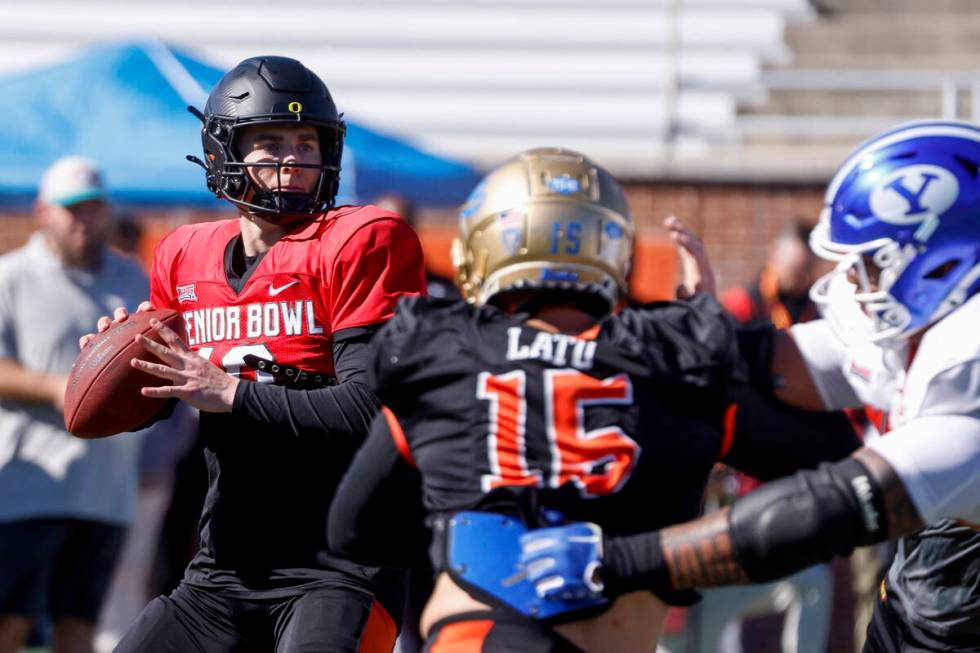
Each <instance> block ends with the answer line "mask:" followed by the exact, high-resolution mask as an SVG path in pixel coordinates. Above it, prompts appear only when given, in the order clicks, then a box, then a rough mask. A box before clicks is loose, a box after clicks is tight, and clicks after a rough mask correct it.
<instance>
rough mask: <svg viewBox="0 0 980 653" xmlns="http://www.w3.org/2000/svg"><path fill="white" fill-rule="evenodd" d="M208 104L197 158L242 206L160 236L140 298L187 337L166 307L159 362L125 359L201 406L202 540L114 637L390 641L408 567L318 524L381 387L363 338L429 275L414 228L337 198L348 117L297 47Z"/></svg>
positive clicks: (320, 647) (210, 641)
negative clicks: (387, 564)
mask: <svg viewBox="0 0 980 653" xmlns="http://www.w3.org/2000/svg"><path fill="white" fill-rule="evenodd" d="M195 113H196V112H195ZM198 115H199V117H200V118H201V119H202V120H203V123H204V124H203V128H202V140H203V143H204V154H205V158H204V160H203V161H201V160H196V159H195V160H196V162H197V163H200V164H201V165H202V166H203V167H204V168H205V170H206V173H207V182H208V186H209V188H210V189H211V190H212V191H214V192H215V193H216V194H217V195H218V196H219V197H222V198H224V199H226V200H228V201H230V202H232V203H233V204H235V205H236V206H237V207H238V209H239V217H238V219H237V220H225V221H219V222H210V223H204V224H195V225H187V226H184V227H181V228H179V229H177V230H176V231H175V232H174V233H173V234H171V235H170V236H168V237H167V238H165V239H164V240H163V242H161V244H160V245H159V247H158V248H157V252H156V257H155V261H154V266H153V275H152V280H151V301H150V303H149V304H150V305H152V306H153V307H155V308H172V309H174V310H176V311H178V312H179V313H180V314H181V316H182V319H183V324H182V326H183V330H184V339H181V338H180V337H179V336H178V335H177V334H176V333H174V332H173V331H170V330H169V329H166V328H165V327H163V326H162V325H158V327H157V328H158V330H159V331H160V333H161V335H162V337H163V339H164V342H165V344H163V345H161V344H156V343H153V342H151V341H149V340H145V339H144V340H143V342H144V345H145V346H146V347H147V349H148V350H150V351H152V352H153V353H154V354H155V355H156V356H157V357H159V358H160V359H161V361H162V364H160V363H150V362H147V361H139V360H137V361H134V363H133V364H134V365H135V366H136V367H139V368H141V369H144V370H146V371H149V372H151V373H153V374H156V375H157V376H160V377H162V378H165V379H168V380H169V381H171V383H172V384H171V385H169V386H164V387H163V388H144V389H143V393H144V394H146V395H148V396H157V397H169V398H176V399H182V400H185V401H187V402H188V403H191V404H192V405H194V406H196V407H197V408H199V409H200V410H201V411H202V415H201V428H202V432H203V435H204V440H205V457H206V459H207V465H208V471H209V487H208V494H207V498H206V500H205V504H204V510H203V514H202V517H201V548H200V550H199V551H198V553H197V555H196V556H195V557H194V559H193V560H192V562H191V563H190V565H189V567H188V569H187V571H186V573H185V575H184V579H183V581H182V583H181V584H180V586H179V587H178V588H177V589H176V590H175V591H174V592H173V593H172V594H171V595H170V596H166V597H164V596H161V597H158V598H157V599H155V600H154V601H152V602H151V603H150V604H149V605H148V606H147V607H146V609H145V610H144V611H143V613H142V614H141V616H140V618H139V619H138V620H137V622H136V624H134V626H133V628H132V629H131V630H130V632H129V633H128V634H127V635H126V637H125V638H124V639H123V641H122V642H121V643H120V645H119V648H118V649H117V650H118V651H174V650H180V651H190V650H198V651H209V652H210V651H215V652H218V651H232V650H234V651H238V650H261V651H269V650H275V651H277V652H280V651H314V650H315V651H338V652H339V651H344V652H348V651H349V652H355V651H390V650H391V648H392V646H393V644H394V638H395V634H396V631H397V626H396V623H395V620H394V619H392V616H391V615H394V616H396V617H397V616H398V615H400V606H401V602H402V598H401V595H402V592H403V578H402V576H401V574H399V573H396V572H392V571H386V570H383V569H380V568H376V567H366V566H364V565H359V564H354V563H353V562H350V561H348V560H346V559H343V558H340V557H338V556H335V555H332V554H331V553H329V552H328V551H327V547H326V542H325V539H326V538H325V527H326V519H327V508H328V506H329V505H330V501H331V499H332V497H333V494H334V491H335V488H336V485H337V483H338V482H339V480H340V478H341V476H342V474H343V472H344V471H345V469H346V468H347V466H348V464H349V463H350V460H351V458H352V456H353V454H354V451H355V450H356V449H357V447H358V446H359V445H360V444H361V442H362V441H363V439H364V436H365V434H366V432H367V429H368V425H369V423H370V419H371V417H372V416H373V414H374V412H375V411H376V409H377V406H378V401H377V399H376V398H375V396H374V394H373V393H372V392H371V390H370V389H369V387H368V386H367V384H366V383H365V382H364V369H365V362H366V360H367V351H368V340H369V339H370V337H371V335H372V333H373V332H374V331H375V330H376V329H377V328H379V327H380V325H381V324H382V323H383V322H384V321H385V320H387V319H388V318H389V317H391V315H392V314H393V313H394V308H395V304H396V302H397V300H398V299H399V298H400V297H403V296H409V295H418V294H422V293H424V292H425V271H424V266H423V260H422V251H421V247H420V245H419V242H418V239H417V237H416V236H415V233H414V232H413V231H412V230H411V228H410V227H408V226H407V225H406V224H405V223H404V222H403V221H402V220H401V219H400V218H399V217H398V216H397V215H395V214H393V213H390V212H387V211H382V210H380V209H378V208H376V207H372V206H342V207H338V208H333V202H334V197H335V195H336V192H337V187H338V180H339V172H340V160H341V149H342V147H343V136H344V123H343V122H342V121H341V119H340V116H339V114H338V113H337V109H336V107H335V106H334V103H333V100H332V99H331V97H330V94H329V92H328V90H327V88H326V86H325V85H324V84H323V82H322V81H321V80H320V79H319V78H317V77H316V75H314V74H313V73H312V72H310V71H309V70H307V69H306V68H305V67H304V66H303V65H302V64H300V63H299V62H298V61H295V60H292V59H286V58H282V57H257V58H252V59H247V60H245V61H243V62H242V63H241V64H239V65H238V66H237V67H236V68H235V69H234V70H232V71H231V72H230V73H228V74H227V75H226V76H225V77H224V78H223V79H222V80H221V81H220V82H219V83H218V85H217V87H216V88H215V89H214V91H212V93H211V95H210V97H209V98H208V102H207V106H206V107H205V111H204V113H203V114H198ZM189 158H192V159H193V157H189ZM116 319H117V320H120V319H125V314H124V312H120V311H117V315H116ZM108 326H109V320H108V318H103V320H101V321H100V325H99V327H100V329H104V328H107V327H108Z"/></svg>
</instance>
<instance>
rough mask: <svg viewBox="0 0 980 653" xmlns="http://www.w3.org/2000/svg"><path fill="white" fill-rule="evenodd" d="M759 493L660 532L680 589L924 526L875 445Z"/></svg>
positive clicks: (767, 572)
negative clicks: (848, 457)
mask: <svg viewBox="0 0 980 653" xmlns="http://www.w3.org/2000/svg"><path fill="white" fill-rule="evenodd" d="M757 492H758V493H759V494H758V495H757V494H756V493H752V494H749V495H747V496H746V497H743V498H742V499H740V500H739V501H737V502H736V503H735V505H734V506H732V507H731V508H730V509H729V508H726V509H724V510H721V511H719V512H716V513H713V514H711V515H708V516H707V517H704V518H702V519H698V520H696V521H692V522H688V523H686V524H680V525H677V526H671V527H669V528H665V529H664V530H663V531H661V534H660V538H661V548H662V550H663V559H664V565H665V566H666V567H667V569H668V571H669V573H670V579H671V585H672V586H673V587H674V588H675V589H680V588H685V587H705V586H713V585H728V584H737V583H746V582H752V581H755V582H759V581H767V580H773V579H775V578H781V577H783V576H785V575H788V574H791V573H794V572H796V571H799V570H801V569H804V568H806V567H808V566H810V565H812V564H814V563H817V562H821V561H824V560H828V559H830V558H831V557H833V556H835V555H847V554H849V553H850V552H851V550H852V549H853V548H854V547H855V546H863V545H867V544H874V543H877V542H882V541H885V540H890V539H896V538H899V537H902V536H903V535H908V534H909V533H913V532H915V531H917V530H919V529H920V528H922V527H923V525H924V524H923V523H922V519H921V518H920V517H919V514H918V512H917V511H916V509H915V506H914V505H913V504H912V500H911V498H910V497H909V495H908V493H907V492H906V491H905V486H904V485H903V484H902V481H901V479H899V478H898V475H897V474H896V473H895V471H894V470H893V469H892V468H891V467H890V466H889V465H888V463H887V462H885V460H884V459H883V458H882V457H881V456H879V455H878V454H876V453H875V452H874V451H871V450H870V449H861V450H859V451H858V452H856V453H855V454H854V457H853V458H852V459H850V460H846V461H842V462H841V463H837V464H835V465H825V466H823V467H822V468H821V469H820V470H818V471H811V472H800V473H799V474H796V475H794V476H792V477H789V478H786V479H781V480H779V481H776V482H774V483H771V484H769V485H767V486H763V487H762V488H760V489H759V490H758V491H757ZM610 546H611V547H615V546H616V545H615V544H613V543H612V542H611V543H610Z"/></svg>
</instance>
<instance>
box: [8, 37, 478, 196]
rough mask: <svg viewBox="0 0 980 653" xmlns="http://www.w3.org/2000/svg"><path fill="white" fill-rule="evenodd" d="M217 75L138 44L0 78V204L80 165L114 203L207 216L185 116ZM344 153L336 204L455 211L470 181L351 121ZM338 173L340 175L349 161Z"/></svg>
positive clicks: (168, 51)
mask: <svg viewBox="0 0 980 653" xmlns="http://www.w3.org/2000/svg"><path fill="white" fill-rule="evenodd" d="M223 74H224V71H223V70H221V69H218V68H215V67H213V66H211V65H208V64H206V63H204V62H202V61H200V60H198V59H196V58H194V57H193V56H191V55H190V54H188V53H187V52H185V51H183V50H180V49H178V48H173V47H169V46H167V45H165V44H163V43H160V42H158V41H140V42H130V43H122V44H111V45H106V46H101V47H95V48H92V49H89V50H86V51H83V52H81V53H80V54H79V55H78V56H77V57H75V58H74V59H72V60H70V61H67V62H65V63H61V64H58V65H54V66H51V67H47V68H42V69H39V70H34V71H30V72H25V73H19V74H15V75H12V76H8V77H5V78H0V116H3V119H2V120H0V200H2V201H5V202H6V203H8V204H9V203H11V202H17V201H25V200H30V199H32V198H33V197H34V195H35V193H36V189H37V183H38V180H39V179H40V176H41V173H42V172H43V171H44V169H45V168H46V167H47V166H48V165H50V164H51V163H52V162H53V161H54V160H55V159H57V158H58V157H60V156H62V155H65V154H81V155H84V156H87V157H89V158H91V159H93V160H94V161H96V162H97V163H98V164H99V165H100V166H101V167H102V168H103V170H104V171H105V175H106V179H107V183H108V185H109V187H110V189H111V192H112V193H113V196H114V198H116V199H118V200H120V201H122V202H125V203H130V204H148V205H185V206H186V205H195V206H199V207H201V208H207V207H213V206H216V204H215V203H216V202H217V200H215V199H214V196H213V195H212V194H210V193H209V192H208V191H207V188H206V187H205V184H204V173H203V171H202V170H201V169H200V168H199V167H197V166H195V165H193V164H191V163H190V162H188V161H186V160H185V158H184V156H185V155H187V154H196V155H200V149H201V143H200V123H199V122H198V120H197V118H195V117H194V116H192V115H191V114H190V113H188V112H187V105H189V104H193V105H195V106H197V107H198V108H203V105H204V101H205V99H206V97H207V91H208V90H209V89H210V88H212V87H213V86H214V84H215V83H217V81H218V80H219V79H220V78H221V76H222V75H223ZM327 82H328V84H329V80H327ZM347 148H349V150H350V151H352V152H353V153H354V157H353V159H354V161H355V165H354V170H355V172H356V175H350V174H349V172H348V174H344V175H343V176H342V184H341V194H342V195H345V196H346V197H347V198H352V197H354V196H356V197H358V198H360V199H366V200H370V199H372V198H374V197H376V196H377V195H379V194H381V193H384V192H396V193H400V194H402V195H405V196H407V197H409V198H411V199H412V200H414V201H416V202H418V203H421V204H426V205H436V206H438V205H442V206H446V205H452V204H457V203H459V202H461V201H462V200H463V199H464V198H465V196H466V194H467V193H468V192H469V190H470V189H471V188H472V187H473V185H474V184H475V183H476V180H477V174H476V172H475V171H474V170H473V169H472V168H471V167H469V166H467V165H465V164H462V163H459V162H456V161H450V160H447V159H443V158H440V157H437V156H433V155H432V154H429V153H426V152H423V151H422V150H419V149H417V148H415V147H412V146H411V145H409V144H408V143H405V142H403V141H400V140H398V139H397V138H394V137H392V136H388V135H384V134H381V133H379V132H376V131H373V130H370V129H367V128H365V127H362V126H360V125H358V124H356V123H352V122H350V121H348V132H347ZM344 165H345V166H347V167H348V168H350V158H349V157H345V162H344ZM355 180H356V181H355ZM355 183H356V188H352V186H353V185H354V184H355Z"/></svg>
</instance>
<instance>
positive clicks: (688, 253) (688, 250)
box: [664, 215, 716, 299]
mask: <svg viewBox="0 0 980 653" xmlns="http://www.w3.org/2000/svg"><path fill="white" fill-rule="evenodd" d="M664 226H665V227H666V228H667V233H668V235H669V236H670V239H671V240H672V241H673V242H674V244H675V245H676V246H677V255H678V256H679V257H680V260H681V279H680V283H679V284H678V285H677V298H678V299H689V298H690V297H692V296H693V295H695V294H697V293H706V294H709V295H714V294H715V292H716V284H715V272H714V270H712V269H711V261H709V260H708V252H707V250H706V249H705V247H704V242H702V240H701V239H700V238H698V236H696V235H695V234H694V232H693V231H691V230H690V229H688V227H687V225H685V224H684V223H683V222H681V220H680V219H679V218H677V217H676V216H673V215H672V216H670V217H668V218H666V219H664Z"/></svg>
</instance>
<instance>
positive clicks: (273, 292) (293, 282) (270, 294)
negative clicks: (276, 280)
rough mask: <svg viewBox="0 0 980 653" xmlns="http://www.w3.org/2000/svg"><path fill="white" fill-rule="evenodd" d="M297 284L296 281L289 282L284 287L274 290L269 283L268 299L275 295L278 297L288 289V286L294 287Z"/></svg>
mask: <svg viewBox="0 0 980 653" xmlns="http://www.w3.org/2000/svg"><path fill="white" fill-rule="evenodd" d="M298 283H299V281H298V280H297V281H290V282H289V283H287V284H286V285H285V286H279V287H278V288H276V287H275V286H274V285H273V284H271V283H270V284H269V296H270V297H275V296H276V295H278V294H279V293H281V292H282V291H283V290H285V289H286V288H289V287H290V286H295V285H296V284H298Z"/></svg>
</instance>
